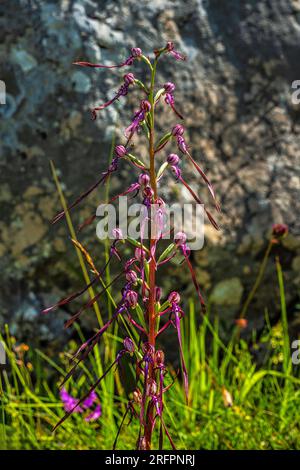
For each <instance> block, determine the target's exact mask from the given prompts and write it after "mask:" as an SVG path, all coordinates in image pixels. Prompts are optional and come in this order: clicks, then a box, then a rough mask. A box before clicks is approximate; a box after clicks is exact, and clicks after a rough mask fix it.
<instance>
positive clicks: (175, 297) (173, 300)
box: [168, 291, 181, 304]
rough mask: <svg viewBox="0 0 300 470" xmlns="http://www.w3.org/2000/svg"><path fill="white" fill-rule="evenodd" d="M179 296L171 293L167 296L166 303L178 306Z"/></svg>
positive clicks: (176, 293) (174, 292)
mask: <svg viewBox="0 0 300 470" xmlns="http://www.w3.org/2000/svg"><path fill="white" fill-rule="evenodd" d="M180 300H181V299H180V295H179V294H178V292H176V291H173V292H171V293H170V294H169V296H168V301H169V302H170V303H171V304H179V303H180Z"/></svg>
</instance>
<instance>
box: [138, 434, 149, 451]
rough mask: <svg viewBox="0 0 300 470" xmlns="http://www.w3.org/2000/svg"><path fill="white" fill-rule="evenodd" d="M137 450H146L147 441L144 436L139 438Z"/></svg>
mask: <svg viewBox="0 0 300 470" xmlns="http://www.w3.org/2000/svg"><path fill="white" fill-rule="evenodd" d="M138 450H147V443H146V438H145V436H142V437H140V438H139V442H138Z"/></svg>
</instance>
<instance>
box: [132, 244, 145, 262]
mask: <svg viewBox="0 0 300 470" xmlns="http://www.w3.org/2000/svg"><path fill="white" fill-rule="evenodd" d="M134 257H135V259H137V260H138V261H141V260H142V259H145V257H146V252H145V250H143V248H140V247H139V246H138V247H137V248H136V249H135V251H134Z"/></svg>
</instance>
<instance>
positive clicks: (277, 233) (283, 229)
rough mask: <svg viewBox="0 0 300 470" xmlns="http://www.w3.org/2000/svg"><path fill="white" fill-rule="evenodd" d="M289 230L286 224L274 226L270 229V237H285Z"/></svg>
mask: <svg viewBox="0 0 300 470" xmlns="http://www.w3.org/2000/svg"><path fill="white" fill-rule="evenodd" d="M288 231H289V228H288V226H287V225H286V224H274V225H273V227H272V235H273V237H274V238H276V239H281V238H284V237H286V235H287V234H288Z"/></svg>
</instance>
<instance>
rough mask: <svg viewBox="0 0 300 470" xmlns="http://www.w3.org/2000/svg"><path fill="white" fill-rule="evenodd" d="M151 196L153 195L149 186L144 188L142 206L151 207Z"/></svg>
mask: <svg viewBox="0 0 300 470" xmlns="http://www.w3.org/2000/svg"><path fill="white" fill-rule="evenodd" d="M153 194H154V191H153V189H152V188H150V186H146V188H145V189H144V191H143V196H144V199H143V204H144V205H145V206H146V207H150V206H151V203H152V199H153Z"/></svg>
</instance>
